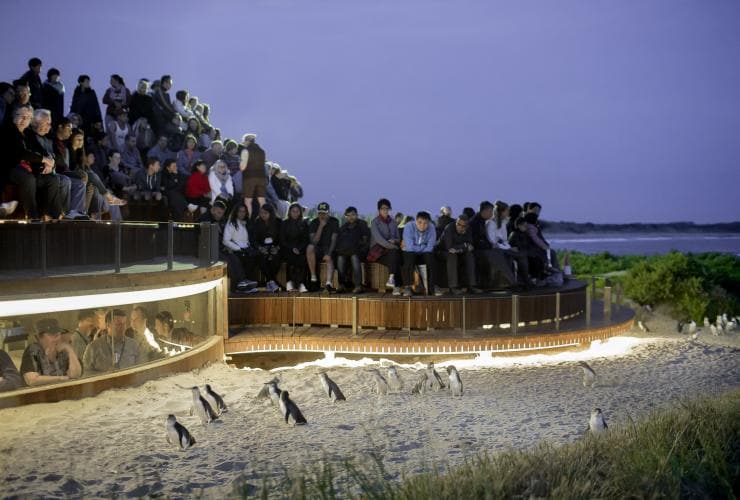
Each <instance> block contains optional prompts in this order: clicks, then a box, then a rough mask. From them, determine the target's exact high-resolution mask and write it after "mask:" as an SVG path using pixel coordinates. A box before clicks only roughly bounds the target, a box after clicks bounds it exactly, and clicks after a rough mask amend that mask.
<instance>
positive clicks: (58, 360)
mask: <svg viewBox="0 0 740 500" xmlns="http://www.w3.org/2000/svg"><path fill="white" fill-rule="evenodd" d="M36 331H37V334H38V339H37V341H36V342H34V343H33V344H31V345H29V346H28V347H26V350H25V351H24V352H23V361H21V375H23V380H24V381H25V382H26V384H27V385H29V386H36V385H43V384H51V383H54V382H63V381H65V380H70V379H75V378H79V377H80V375H82V367H81V366H80V361H79V359H77V355H76V354H75V351H74V349H72V345H70V344H67V343H63V342H62V341H61V340H62V332H63V330H62V329H61V328H60V327H59V323H58V322H57V320H55V319H53V318H44V319H41V320H39V321H38V322H37V323H36Z"/></svg>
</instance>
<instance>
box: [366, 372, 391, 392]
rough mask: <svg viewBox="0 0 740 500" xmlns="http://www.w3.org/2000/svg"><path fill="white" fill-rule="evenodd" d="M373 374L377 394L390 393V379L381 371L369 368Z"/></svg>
mask: <svg viewBox="0 0 740 500" xmlns="http://www.w3.org/2000/svg"><path fill="white" fill-rule="evenodd" d="M369 372H370V373H372V374H373V381H374V382H375V387H374V391H375V393H376V394H388V381H387V380H386V379H385V377H384V376H383V375H381V374H380V372H379V371H378V370H377V369H375V368H373V369H372V370H369Z"/></svg>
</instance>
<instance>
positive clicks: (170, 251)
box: [167, 221, 175, 271]
mask: <svg viewBox="0 0 740 500" xmlns="http://www.w3.org/2000/svg"><path fill="white" fill-rule="evenodd" d="M174 228H175V223H174V222H172V221H169V222H168V223H167V270H168V271H172V268H173V267H174V261H175V255H174V254H175V230H174Z"/></svg>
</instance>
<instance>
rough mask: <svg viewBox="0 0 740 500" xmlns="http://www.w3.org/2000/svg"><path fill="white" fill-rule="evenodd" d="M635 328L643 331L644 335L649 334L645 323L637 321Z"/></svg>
mask: <svg viewBox="0 0 740 500" xmlns="http://www.w3.org/2000/svg"><path fill="white" fill-rule="evenodd" d="M637 326H638V327H639V328H640V330H641V331H643V332H645V333H650V328H648V327H647V325H646V324H645V323H643V322H642V321H639V320H638V321H637Z"/></svg>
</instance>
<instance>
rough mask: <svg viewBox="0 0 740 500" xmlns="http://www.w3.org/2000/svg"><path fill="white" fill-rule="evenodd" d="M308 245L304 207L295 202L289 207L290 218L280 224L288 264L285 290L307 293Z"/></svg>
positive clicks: (281, 240)
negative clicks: (305, 282)
mask: <svg viewBox="0 0 740 500" xmlns="http://www.w3.org/2000/svg"><path fill="white" fill-rule="evenodd" d="M307 246H308V224H307V223H306V220H305V219H304V218H303V207H301V205H299V204H298V203H293V204H292V205H291V206H290V208H288V218H287V219H286V220H285V221H283V223H282V225H281V226H280V251H281V252H282V255H283V260H284V261H285V263H286V264H287V266H288V269H287V271H288V272H287V278H288V282H287V283H286V285H285V290H286V291H288V292H292V291H295V290H298V291H299V292H300V293H306V292H307V291H308V289H307V288H306V285H305V284H304V281H305V279H306V247H307Z"/></svg>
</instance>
